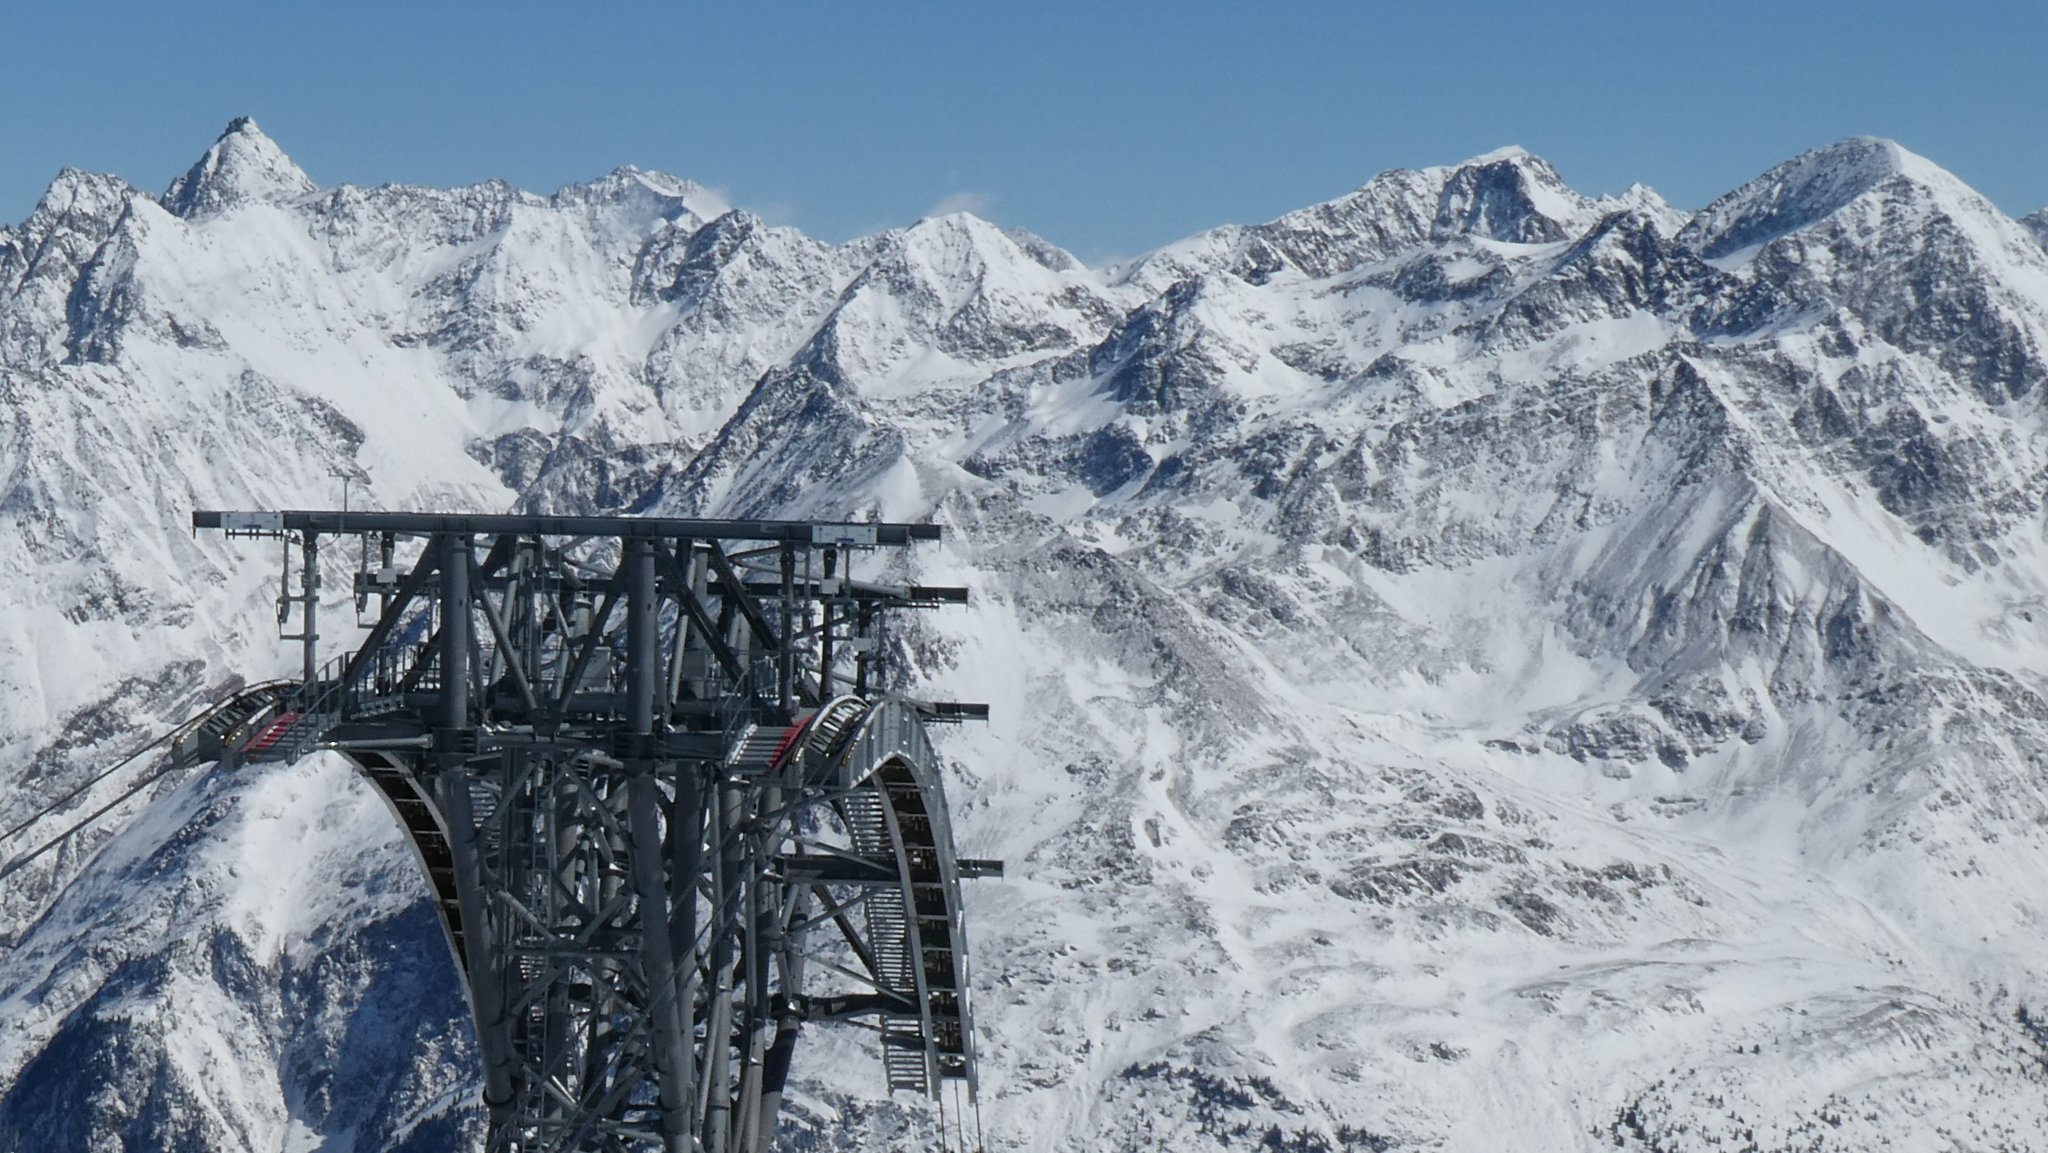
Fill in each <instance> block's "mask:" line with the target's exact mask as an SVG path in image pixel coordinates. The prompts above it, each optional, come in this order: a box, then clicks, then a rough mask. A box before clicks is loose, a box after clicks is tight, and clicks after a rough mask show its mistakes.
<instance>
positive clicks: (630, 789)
mask: <svg viewBox="0 0 2048 1153" xmlns="http://www.w3.org/2000/svg"><path fill="white" fill-rule="evenodd" d="M622 543H623V545H624V553H625V565H626V728H627V734H628V735H627V740H628V742H629V746H630V747H629V748H628V750H627V751H628V753H629V754H630V755H629V756H628V757H627V759H626V774H627V780H626V807H627V820H628V822H629V824H630V827H631V834H632V838H633V849H632V851H633V882H634V887H635V889H636V890H637V892H636V894H635V895H636V896H637V897H638V918H637V919H638V921H639V929H640V960H641V964H642V965H644V966H645V967H646V973H645V976H646V981H647V985H646V988H647V998H648V1002H649V1005H648V1008H649V1016H650V1017H651V1018H652V1020H651V1021H650V1022H649V1024H650V1026H651V1028H652V1032H653V1041H654V1063H655V1069H656V1071H657V1074H658V1078H659V1082H660V1094H661V1134H662V1143H663V1144H664V1145H665V1146H666V1147H667V1150H668V1153H689V1149H690V1131H691V1129H692V1126H691V1124H690V1112H691V1105H693V1104H694V1103H695V1100H696V1096H695V1094H694V1093H693V1092H692V1091H691V1090H692V1088H693V1086H691V1085H690V1084H689V1076H690V1050H689V1047H688V1046H687V1044H686V1043H685V1040H684V1037H683V1029H682V1024H681V1014H680V1013H679V1012H678V1009H679V1006H678V1005H677V1003H676V998H675V988H676V975H675V956H674V954H673V952H671V949H670V941H669V926H670V922H671V919H672V916H673V911H672V910H671V909H670V908H669V887H668V883H667V878H666V877H665V876H664V875H663V863H664V853H663V852H662V849H663V845H662V836H661V817H660V812H661V801H662V796H661V786H660V785H659V784H658V783H657V782H656V780H655V776H654V762H655V756H654V740H655V728H654V696H655V690H656V688H657V687H658V686H659V685H660V684H661V635H660V631H659V629H658V628H657V625H658V620H657V617H656V608H657V606H656V604H655V584H654V542H653V541H651V540H646V539H643V538H629V539H627V540H625V541H623V542H622Z"/></svg>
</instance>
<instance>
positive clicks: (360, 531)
mask: <svg viewBox="0 0 2048 1153" xmlns="http://www.w3.org/2000/svg"><path fill="white" fill-rule="evenodd" d="M193 524H194V527H195V528H208V529H220V530H223V531H226V532H228V533H230V534H231V535H236V536H254V537H263V538H270V539H277V540H280V541H283V542H285V543H284V556H285V562H286V566H287V580H286V587H285V588H284V589H282V590H281V593H280V596H279V621H280V624H284V623H286V622H287V621H288V620H291V619H292V618H293V617H296V619H297V623H298V625H299V631H298V632H297V633H292V634H288V635H289V636H291V637H292V638H293V639H296V640H298V641H300V643H301V644H302V645H303V646H304V649H305V653H306V658H305V668H306V670H307V675H306V677H305V680H304V683H303V684H300V685H298V686H296V687H294V688H293V689H291V690H290V691H281V690H279V689H278V688H276V687H275V686H267V687H265V688H264V689H263V690H262V691H261V692H259V693H255V694H244V695H243V696H241V697H238V698H237V699H236V700H235V701H234V702H230V703H228V704H226V705H224V706H223V707H222V708H221V709H220V710H219V713H218V716H217V717H216V718H214V720H213V722H212V723H211V724H210V725H209V724H201V725H199V726H196V727H194V729H193V730H192V732H193V733H194V734H195V735H194V736H192V737H190V738H189V739H188V749H187V753H188V755H193V756H197V755H205V754H208V753H211V754H213V755H219V756H222V757H225V758H227V759H230V760H243V761H258V760H281V759H291V758H296V757H299V756H302V755H305V754H306V753H308V752H311V751H314V750H318V749H332V750H334V751H336V752H339V753H342V754H343V755H345V756H347V757H348V758H349V759H350V760H351V761H352V762H353V763H354V764H355V765H356V766H357V767H358V769H359V770H360V771H361V772H362V774H363V775H364V777H365V779H367V780H368V781H369V782H370V783H371V784H372V785H374V786H375V787H376V788H377V790H378V791H379V793H380V794H381V795H382V796H383V797H384V798H385V799H386V801H387V802H389V804H390V806H391V809H392V811H393V813H394V814H395V815H396V816H397V818H398V820H399V822H400V824H401V825H403V826H404V828H405V830H406V832H407V834H408V837H409V839H410V841H411V843H412V845H413V848H414V849H415V851H416V852H417V854H418V856H419V860H420V864H421V867H422V869H423V870H424V871H425V874H426V876H427V877H428V879H429V881H430V883H431V885H432V888H433V891H434V893H435V897H436V904H437V907H438V908H439V911H440V913H441V920H442V923H443V925H444V926H445V927H446V929H447V935H448V942H449V946H450V949H451V951H452V952H453V954H454V956H455V958H456V961H457V963H458V964H459V965H460V966H461V968H462V971H463V975H464V978H465V982H466V988H467V990H468V993H469V997H470V1003H471V1006H472V1008H473V1009H474V1011H475V1017H476V1024H477V1036H478V1041H479V1047H480V1049H481V1052H482V1055H483V1062H484V1077H483V1080H484V1099H485V1103H486V1104H487V1106H488V1108H489V1112H490V1139H489V1147H490V1148H491V1149H492V1150H520V1151H539V1150H565V1151H566V1150H572V1149H575V1150H620V1151H624V1150H645V1149H662V1150H667V1151H669V1153H685V1151H690V1150H703V1151H705V1153H733V1151H755V1150H765V1149H767V1148H769V1147H770V1142H771V1140H772V1137H773V1135H774V1132H775V1121H776V1115H777V1112H778V1109H779V1106H780V1101H781V1095H782V1090H783V1086H784V1082H785V1080H786V1078H787V1076H788V1073H789V1068H790V1063H791V1058H792V1055H793V1053H794V1049H795V1045H796V1041H797V1038H798V1034H799V1032H800V1030H801V1029H802V1027H803V1025H804V1024H805V1023H807V1022H811V1021H831V1020H851V1019H861V1020H863V1021H864V1022H865V1023H867V1024H868V1025H869V1027H870V1028H872V1029H874V1030H875V1031H876V1033H877V1035H878V1038H879V1041H880V1050H881V1057H882V1068H883V1079H882V1081H881V1082H880V1085H881V1086H886V1088H887V1089H888V1090H891V1091H894V1090H907V1091H913V1092H918V1093H925V1094H934V1095H936V1094H937V1093H938V1092H939V1090H940V1089H941V1088H942V1087H943V1086H944V1085H946V1084H947V1083H956V1084H962V1083H964V1085H965V1087H966V1088H967V1090H968V1091H969V1092H970V1093H971V1092H972V1091H973V1089H974V1087H975V1062H974V1029H973V1015H972V995H971V988H970V981H969V973H968V966H967V950H966V926H965V923H964V920H963V918H962V915H961V904H960V892H959V886H960V881H961V879H962V878H963V877H972V876H978V875H987V874H989V873H991V872H995V871H999V869H1000V866H999V865H997V864H995V863H994V862H961V861H959V860H958V859H957V858H956V857H955V855H954V851H953V839H952V833H951V829H950V825H949V822H948V818H947V811H946V800H945V792H944V788H943V785H942V783H941V778H940V773H939V766H938V761H937V758H936V756H935V755H934V753H933V751H932V747H931V744H930V741H929V739H928V738H927V735H926V733H925V724H926V723H927V722H928V721H933V720H954V719H959V718H961V717H971V716H976V715H985V713H986V709H985V708H982V707H981V706H975V705H970V704H961V703H952V702H944V703H933V702H917V701H910V700H906V699H902V698H899V697H895V696H891V695H889V694H888V693H887V692H886V691H884V685H885V684H886V682H887V679H888V664H887V662H888V654H889V650H890V646H889V644H888V640H887V636H886V633H885V631H884V630H885V628H886V620H887V616H886V614H887V613H889V612H890V611H892V610H896V609H904V608H918V607H929V606H933V605H940V604H949V603H960V602H963V601H964V600H965V599H966V593H965V590H961V589H949V588H932V587H925V586H905V585H892V584H888V583H885V582H876V581H861V580H856V579H853V578H852V574H851V572H850V569H851V568H852V566H853V562H854V559H855V557H856V556H857V555H860V554H865V553H867V552H869V551H870V550H875V549H882V548H900V547H903V546H906V545H908V544H910V543H911V542H913V541H918V540H930V539H935V538H936V537H937V536H938V533H939V530H938V529H937V528H936V527H935V526H930V525H888V524H882V525H871V524H830V523H810V522H783V521H702V520H660V519H640V518H610V517H519V516H501V515H455V514H426V513H369V512H318V511H301V512H284V513H248V512H244V513H237V512H200V513H195V514H194V516H193ZM350 538H353V540H352V541H351V539H350ZM350 543H354V544H356V545H357V546H358V547H357V549H355V550H353V551H355V554H356V559H357V574H356V579H355V589H354V591H355V595H356V604H357V609H358V617H359V618H360V619H362V620H364V621H365V623H367V625H368V628H369V631H368V634H367V636H366V638H365V640H364V642H363V643H362V644H361V645H360V646H359V647H358V648H357V649H356V650H355V651H354V652H352V653H351V654H349V655H348V656H347V657H346V658H343V659H341V660H338V661H335V662H332V663H329V664H328V665H326V666H324V667H321V666H317V665H316V663H315V659H314V648H315V645H316V642H317V639H318V630H317V626H318V624H319V620H318V610H319V605H320V599H321V598H320V573H321V569H322V565H321V548H322V546H323V544H324V545H326V546H328V547H329V548H332V547H334V546H336V545H344V546H345V545H347V544H350ZM294 551H297V553H298V555H299V562H300V567H299V575H298V582H297V585H296V588H294V587H293V585H292V584H291V582H290V579H289V569H290V563H291V560H292V555H293V552H294ZM373 600H374V601H375V608H374V611H371V602H372V601H373ZM215 730H218V732H216V731H215ZM207 742H210V744H207ZM202 745H205V747H204V748H202V747H201V746H202Z"/></svg>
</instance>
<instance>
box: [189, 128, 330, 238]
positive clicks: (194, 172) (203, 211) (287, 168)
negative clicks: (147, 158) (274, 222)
mask: <svg viewBox="0 0 2048 1153" xmlns="http://www.w3.org/2000/svg"><path fill="white" fill-rule="evenodd" d="M318 188H319V186H318V185H316V184H314V183H313V178H312V177H310V176H307V175H306V173H305V170H303V169H301V168H300V167H299V166H298V164H297V163H295V162H294V161H293V160H292V158H291V157H289V156H287V155H285V152H284V149H282V148H279V147H278V146H277V142H276V141H274V140H272V139H271V138H270V137H268V136H266V135H264V134H263V129H261V128H259V127H257V124H256V121H255V120H254V119H252V118H250V117H247V116H237V117H236V118H235V119H233V120H231V121H229V122H228V126H227V129H226V131H224V132H222V133H221V134H220V138H219V139H218V140H215V141H214V142H213V147H211V148H209V149H207V150H206V155H204V156H201V157H200V158H199V161H198V163H196V164H194V165H193V166H192V167H191V168H190V169H188V170H186V172H185V174H184V175H183V176H180V177H178V178H177V179H176V180H174V181H172V182H171V186H170V187H169V188H168V189H166V190H165V191H164V195H163V205H164V207H165V208H167V209H169V210H170V211H171V212H172V213H173V214H174V215H177V216H181V217H184V218H186V219H188V220H191V219H197V218H200V217H206V216H212V215H215V214H217V213H219V212H222V211H224V210H226V209H229V208H232V207H234V206H236V205H239V204H245V203H251V202H263V201H278V200H290V199H292V198H294V197H298V196H304V195H306V194H307V193H310V192H314V191H317V190H318Z"/></svg>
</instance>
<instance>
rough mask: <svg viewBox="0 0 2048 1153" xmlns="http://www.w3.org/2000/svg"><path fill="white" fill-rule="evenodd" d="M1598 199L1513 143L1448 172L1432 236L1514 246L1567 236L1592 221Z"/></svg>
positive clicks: (1438, 203)
mask: <svg viewBox="0 0 2048 1153" xmlns="http://www.w3.org/2000/svg"><path fill="white" fill-rule="evenodd" d="M1591 211H1592V202H1591V201H1589V200H1588V199H1587V198H1586V197H1584V196H1581V195H1580V194H1579V193H1578V192H1576V191H1574V190H1573V189H1572V187H1571V186H1570V185H1568V184H1566V183H1565V182H1564V178H1563V177H1561V176H1559V175H1558V174H1557V169H1555V168H1553V167H1551V165H1550V162H1549V161H1547V160H1545V159H1543V158H1542V157H1540V156H1535V155H1532V154H1530V153H1529V152H1528V151H1526V150H1524V149H1522V148H1520V147H1517V146H1510V147H1507V148H1500V149H1496V150H1494V151H1492V152H1488V153H1486V154H1484V155H1482V156H1477V157H1474V158H1473V159H1471V160H1468V161H1466V162H1465V163H1463V164H1460V165H1456V166H1455V167H1452V168H1451V169H1449V170H1448V175H1447V177H1446V178H1445V180H1444V186H1443V191H1442V193H1440V194H1439V196H1438V199H1437V210H1436V218H1435V221H1434V222H1433V224H1432V226H1431V229H1430V231H1431V234H1432V235H1433V236H1435V237H1437V238H1439V239H1442V238H1448V237H1452V236H1477V237H1481V238H1484V239H1487V240H1498V241H1504V242H1507V243H1511V244H1545V243H1553V242H1556V241H1559V240H1565V239H1567V238H1569V237H1570V236H1572V235H1573V234H1574V233H1575V232H1576V231H1577V230H1578V229H1579V228H1580V227H1581V226H1583V224H1584V223H1585V222H1586V217H1587V216H1588V214H1589V212H1591Z"/></svg>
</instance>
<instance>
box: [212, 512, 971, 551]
mask: <svg viewBox="0 0 2048 1153" xmlns="http://www.w3.org/2000/svg"><path fill="white" fill-rule="evenodd" d="M192 527H193V528H195V529H200V528H212V529H225V530H227V531H229V532H252V531H253V532H264V533H269V532H323V533H359V532H392V533H398V534H400V535H404V536H438V535H441V534H444V533H465V534H474V535H479V536H481V535H491V534H497V533H515V534H519V535H522V536H591V537H594V536H606V537H642V538H647V539H650V540H672V539H674V538H677V537H692V538H695V539H699V540H774V541H790V542H793V543H801V544H805V545H809V544H811V543H813V542H814V541H820V540H821V537H829V536H830V535H831V534H832V533H834V532H841V531H843V530H854V532H855V534H856V535H865V534H866V533H867V532H869V531H872V532H873V533H874V543H875V544H887V545H901V544H909V543H910V542H911V541H915V540H937V539H939V531H940V530H939V526H938V525H935V524H847V523H844V522H839V521H808V520H684V519H678V518H675V517H657V516H649V517H618V516H524V515H518V514H509V513H440V512H377V511H369V512H345V511H340V510H321V511H315V510H310V509H292V510H287V511H283V512H230V511H224V510H221V509H200V510H197V511H195V512H193V514H192Z"/></svg>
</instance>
